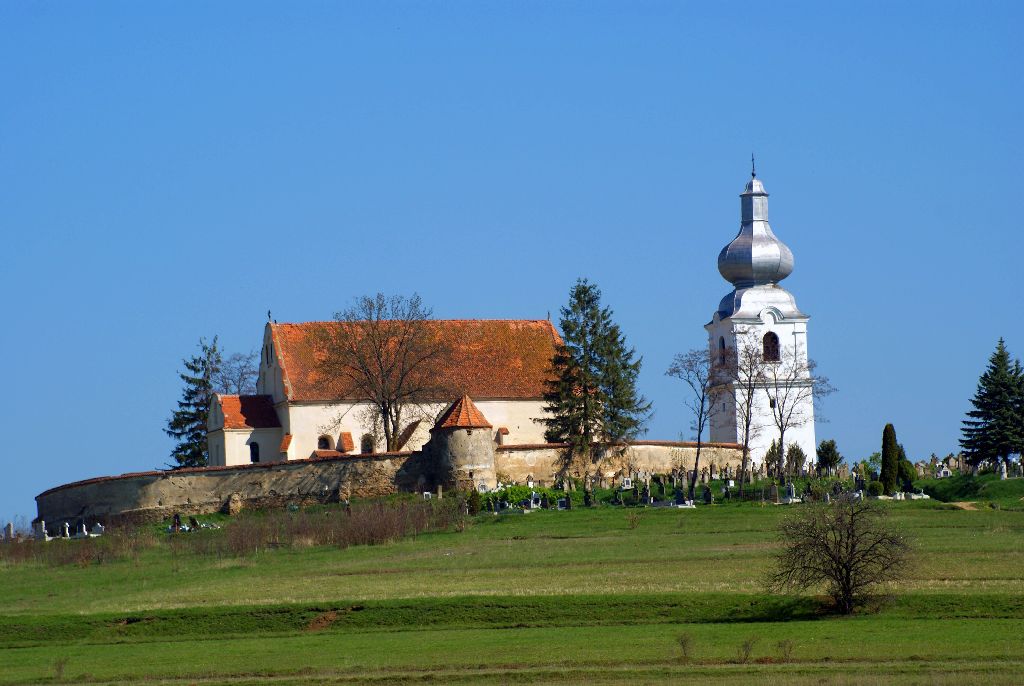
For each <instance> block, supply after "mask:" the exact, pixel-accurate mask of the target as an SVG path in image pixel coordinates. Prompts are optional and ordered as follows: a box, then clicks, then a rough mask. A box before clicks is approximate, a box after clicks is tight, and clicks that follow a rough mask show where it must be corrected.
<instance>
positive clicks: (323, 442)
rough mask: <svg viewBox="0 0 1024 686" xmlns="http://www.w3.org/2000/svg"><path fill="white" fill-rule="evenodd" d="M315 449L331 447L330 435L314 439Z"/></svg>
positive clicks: (328, 448)
mask: <svg viewBox="0 0 1024 686" xmlns="http://www.w3.org/2000/svg"><path fill="white" fill-rule="evenodd" d="M316 449H317V450H330V449H331V437H330V436H321V437H320V438H318V439H316Z"/></svg>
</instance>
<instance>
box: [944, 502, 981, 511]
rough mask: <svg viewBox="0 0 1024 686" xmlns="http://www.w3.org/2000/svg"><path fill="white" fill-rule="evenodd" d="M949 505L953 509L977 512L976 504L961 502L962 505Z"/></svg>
mask: <svg viewBox="0 0 1024 686" xmlns="http://www.w3.org/2000/svg"><path fill="white" fill-rule="evenodd" d="M950 505H952V506H953V507H959V508H960V509H961V510H977V509H978V508H977V503H969V502H962V503H950Z"/></svg>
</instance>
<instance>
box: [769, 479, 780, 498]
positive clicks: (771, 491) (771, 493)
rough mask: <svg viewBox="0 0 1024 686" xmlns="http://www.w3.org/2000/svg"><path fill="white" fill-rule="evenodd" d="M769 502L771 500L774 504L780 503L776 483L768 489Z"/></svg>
mask: <svg viewBox="0 0 1024 686" xmlns="http://www.w3.org/2000/svg"><path fill="white" fill-rule="evenodd" d="M768 500H771V501H772V502H773V503H777V502H779V487H778V486H776V485H775V484H774V483H772V485H771V486H770V487H769V488H768Z"/></svg>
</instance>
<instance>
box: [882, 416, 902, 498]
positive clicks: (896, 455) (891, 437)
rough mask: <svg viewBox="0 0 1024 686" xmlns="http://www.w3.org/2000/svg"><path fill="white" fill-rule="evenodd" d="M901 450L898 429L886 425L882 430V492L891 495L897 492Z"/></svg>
mask: <svg viewBox="0 0 1024 686" xmlns="http://www.w3.org/2000/svg"><path fill="white" fill-rule="evenodd" d="M899 459H900V449H899V445H898V444H897V443H896V429H895V427H893V425H892V424H886V425H885V429H883V430H882V471H881V474H879V481H881V482H882V491H883V492H884V493H885V494H886V495H889V494H891V493H893V492H895V490H896V476H897V470H898V469H899Z"/></svg>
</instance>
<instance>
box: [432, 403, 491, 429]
mask: <svg viewBox="0 0 1024 686" xmlns="http://www.w3.org/2000/svg"><path fill="white" fill-rule="evenodd" d="M434 428H435V429H490V428H491V423H490V422H488V421H487V417H485V416H484V415H483V413H482V412H481V411H480V410H478V409H477V407H476V405H474V404H473V401H472V400H470V399H469V396H468V395H464V396H462V397H461V398H459V399H458V400H456V401H455V402H453V403H452V405H451V407H449V408H448V409H447V410H445V411H444V414H442V415H441V418H440V419H438V420H437V423H436V424H434Z"/></svg>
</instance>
